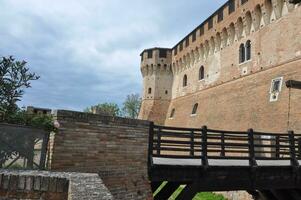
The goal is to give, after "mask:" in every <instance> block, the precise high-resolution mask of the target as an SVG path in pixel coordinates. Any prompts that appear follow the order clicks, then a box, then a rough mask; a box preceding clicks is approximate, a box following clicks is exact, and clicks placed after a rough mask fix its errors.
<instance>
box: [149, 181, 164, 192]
mask: <svg viewBox="0 0 301 200" xmlns="http://www.w3.org/2000/svg"><path fill="white" fill-rule="evenodd" d="M162 183H163V182H161V181H160V182H152V183H151V188H152V192H153V193H155V192H156V190H157V189H158V188H159V187H160V186H161V184H162Z"/></svg>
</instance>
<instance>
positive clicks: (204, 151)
mask: <svg viewBox="0 0 301 200" xmlns="http://www.w3.org/2000/svg"><path fill="white" fill-rule="evenodd" d="M207 132H208V130H207V126H203V127H202V165H203V166H204V167H205V168H206V167H207V166H208V151H207V148H208V147H207Z"/></svg>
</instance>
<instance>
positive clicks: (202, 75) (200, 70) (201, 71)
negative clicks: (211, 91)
mask: <svg viewBox="0 0 301 200" xmlns="http://www.w3.org/2000/svg"><path fill="white" fill-rule="evenodd" d="M204 78H205V70H204V66H201V67H200V69H199V80H203V79H204Z"/></svg>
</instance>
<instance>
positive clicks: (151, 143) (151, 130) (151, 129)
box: [147, 122, 154, 176]
mask: <svg viewBox="0 0 301 200" xmlns="http://www.w3.org/2000/svg"><path fill="white" fill-rule="evenodd" d="M153 146H154V122H150V124H149V136H148V158H147V161H148V172H149V173H150V167H151V166H152V164H153V163H152V162H153V159H152V156H153V148H154V147H153ZM149 176H150V174H149Z"/></svg>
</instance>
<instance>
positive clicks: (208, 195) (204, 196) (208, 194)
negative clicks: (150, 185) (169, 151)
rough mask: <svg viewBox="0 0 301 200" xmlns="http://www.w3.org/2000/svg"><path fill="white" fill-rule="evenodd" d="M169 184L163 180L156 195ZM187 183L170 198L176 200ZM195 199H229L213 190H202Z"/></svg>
mask: <svg viewBox="0 0 301 200" xmlns="http://www.w3.org/2000/svg"><path fill="white" fill-rule="evenodd" d="M166 184H167V182H163V183H162V185H161V186H160V187H159V188H158V189H157V190H156V192H155V193H154V196H155V195H156V194H158V193H159V192H160V190H161V189H162V188H163V187H164V186H165V185H166ZM184 187H185V185H181V186H180V187H179V188H178V189H177V190H176V191H175V192H174V193H173V194H172V196H171V197H170V198H169V200H175V199H176V197H177V196H178V195H179V194H180V193H181V191H182V190H183V189H184ZM193 200H227V199H226V198H225V197H223V196H222V195H219V194H214V193H211V192H201V193H198V194H197V195H196V196H195V197H194V198H193Z"/></svg>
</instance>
